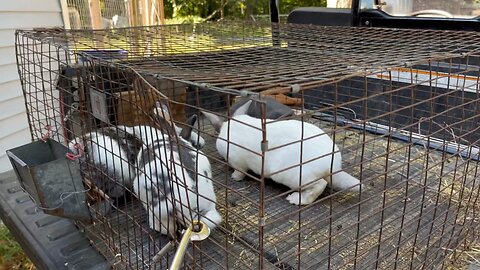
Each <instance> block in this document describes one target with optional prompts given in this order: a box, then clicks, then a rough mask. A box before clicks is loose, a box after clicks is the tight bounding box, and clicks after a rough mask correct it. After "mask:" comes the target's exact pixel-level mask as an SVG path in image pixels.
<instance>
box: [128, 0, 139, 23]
mask: <svg viewBox="0 0 480 270" xmlns="http://www.w3.org/2000/svg"><path fill="white" fill-rule="evenodd" d="M128 2H129V5H128V21H129V23H130V26H138V25H139V23H138V2H137V0H130V1H128Z"/></svg>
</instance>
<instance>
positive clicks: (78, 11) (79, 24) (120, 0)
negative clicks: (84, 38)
mask: <svg viewBox="0 0 480 270" xmlns="http://www.w3.org/2000/svg"><path fill="white" fill-rule="evenodd" d="M91 2H92V1H90V0H67V6H68V15H69V21H70V28H71V29H92V28H95V27H94V25H93V24H92V12H100V16H101V18H100V19H101V23H100V25H99V26H101V28H104V29H106V28H114V27H115V28H118V27H128V26H129V13H130V10H129V3H130V1H126V0H105V1H102V2H101V4H102V5H101V6H100V1H97V2H98V3H99V4H98V5H99V7H98V8H99V10H97V11H96V10H92V6H91Z"/></svg>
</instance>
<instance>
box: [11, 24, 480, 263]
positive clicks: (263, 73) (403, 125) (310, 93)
mask: <svg viewBox="0 0 480 270" xmlns="http://www.w3.org/2000/svg"><path fill="white" fill-rule="evenodd" d="M479 49H480V35H479V34H478V33H472V32H453V31H451V32H449V31H428V30H421V31H420V30H400V29H377V28H344V27H319V26H308V25H286V24H280V25H276V24H273V25H270V24H269V25H261V24H253V23H233V22H228V23H207V24H199V25H174V26H161V27H136V28H126V29H114V30H101V31H65V30H36V31H19V32H17V55H18V65H19V72H20V76H21V79H22V85H23V88H24V93H25V100H26V106H27V110H28V116H29V123H30V128H31V131H32V139H36V138H40V137H42V135H43V134H44V133H45V128H44V127H45V125H49V126H52V127H53V131H54V133H53V135H52V137H53V138H54V139H56V140H58V141H59V142H62V143H65V144H68V143H69V142H71V140H72V139H74V138H75V137H78V138H82V140H83V142H84V145H87V146H88V147H89V148H91V149H94V148H95V147H99V146H101V147H100V148H101V149H102V151H103V153H105V156H108V157H109V158H106V159H105V160H106V161H104V163H102V162H101V161H100V162H96V161H95V158H89V157H88V153H90V152H89V150H88V147H87V149H86V151H85V153H86V154H85V158H80V162H81V165H82V168H83V173H84V177H85V179H86V184H88V185H93V186H94V187H95V186H96V187H97V189H95V190H96V192H92V193H91V194H90V196H91V202H90V208H91V209H92V220H93V221H94V222H93V224H81V226H83V227H84V228H85V230H86V232H87V233H88V235H90V237H91V238H92V240H93V242H94V244H95V246H96V247H97V248H98V249H99V251H101V252H102V253H103V254H104V255H105V256H106V257H107V258H109V259H110V260H111V261H112V265H113V266H114V267H116V268H148V267H153V266H154V267H157V268H159V269H163V268H167V267H168V266H169V265H170V264H171V259H172V256H173V251H170V252H168V253H167V254H166V255H164V256H163V257H162V258H161V259H160V260H158V261H157V262H156V264H153V258H154V256H155V255H156V254H157V253H158V252H159V251H160V250H161V248H162V247H164V246H165V245H166V244H167V243H168V241H169V239H168V237H167V236H166V235H164V234H163V235H162V234H161V233H159V232H156V231H154V230H152V226H151V225H150V224H149V221H150V219H151V216H150V213H151V209H150V210H149V211H148V212H147V211H145V206H144V205H143V204H142V203H148V202H149V200H152V198H150V199H149V198H148V196H147V198H146V199H145V198H144V200H143V201H142V198H141V196H139V194H138V192H135V186H134V185H132V184H128V183H127V181H125V179H131V178H138V177H139V175H142V174H145V175H147V174H148V173H147V172H146V171H145V170H144V168H143V167H142V166H141V164H140V163H139V162H138V160H135V156H136V155H135V154H138V153H139V151H140V152H141V151H142V150H140V149H143V148H148V147H150V146H152V143H153V142H152V141H149V140H147V139H144V137H143V135H142V134H134V135H135V136H137V137H140V138H141V139H140V141H141V142H140V145H138V146H137V145H135V144H129V143H123V144H126V145H127V146H129V147H130V148H132V149H133V150H131V153H130V154H132V153H133V156H134V158H133V161H131V160H128V157H127V156H130V155H128V154H127V155H123V156H122V154H121V153H114V152H115V151H113V150H112V149H113V146H112V145H113V143H112V141H113V142H115V143H117V142H119V140H120V139H119V137H121V134H126V133H128V132H129V131H128V130H129V129H134V127H135V126H139V125H148V126H152V127H157V128H158V129H159V130H160V131H158V132H157V131H155V133H156V134H151V135H154V137H155V138H157V141H158V140H160V141H164V142H165V141H166V142H167V143H168V144H169V145H172V147H174V148H175V147H176V148H175V149H177V151H178V153H180V151H182V150H181V149H182V147H185V144H182V143H181V142H182V140H181V139H178V138H177V137H179V136H180V134H176V131H172V130H171V129H169V128H166V129H165V126H163V127H164V128H163V129H162V128H161V127H162V121H163V120H162V119H164V117H165V115H160V119H159V118H158V115H155V114H152V109H153V108H155V107H156V105H155V102H156V101H159V102H163V103H164V104H166V105H168V114H169V115H170V116H172V119H171V122H169V123H170V127H174V126H176V127H184V126H185V123H187V119H189V117H190V116H192V115H197V116H198V117H199V118H200V121H199V122H198V124H191V123H189V124H190V125H191V126H193V128H194V130H195V131H196V132H197V133H198V134H199V135H200V137H201V138H202V139H203V140H205V144H204V145H203V143H200V139H199V138H200V137H196V140H197V141H194V140H190V141H189V143H188V145H187V146H188V147H187V148H185V149H186V150H185V151H188V152H189V153H190V152H191V153H192V155H194V156H195V159H194V160H195V163H199V162H200V161H199V160H200V159H201V157H206V158H208V160H209V162H210V163H211V176H208V177H207V178H208V180H209V181H211V182H212V183H213V187H214V190H215V195H216V200H215V205H216V209H217V210H218V211H219V212H220V214H221V216H222V222H221V223H220V224H216V225H217V228H215V229H214V230H212V233H211V235H210V236H209V237H208V238H207V239H206V240H204V241H201V242H193V243H192V244H191V245H190V248H189V250H188V251H187V254H186V256H185V258H184V264H183V267H184V268H206V269H224V268H240V269H257V268H264V269H265V268H266V269H270V268H281V269H420V268H422V269H432V268H444V267H446V266H447V265H446V263H445V262H446V259H447V258H449V257H451V256H456V254H457V253H456V252H454V253H452V252H453V251H457V248H458V247H460V245H467V244H468V243H471V242H472V241H474V240H475V239H476V238H478V233H477V231H478V229H479V217H478V210H479V203H478V197H479V195H480V184H479V180H478V162H479V159H480V152H479V145H478V141H479V139H480V132H479V130H478V125H477V123H478V121H479V120H480V119H479V117H480V113H479V105H480V95H479V90H478V85H479V84H478V80H479V66H478V65H479V63H478V60H479V57H478V50H479ZM254 93H255V94H259V95H257V96H254V97H252V100H253V101H254V102H255V103H256V104H259V108H260V113H259V114H258V115H257V117H258V121H257V122H255V123H259V124H258V125H257V124H255V125H253V124H252V122H248V123H247V122H242V121H241V120H240V118H236V117H237V116H234V115H231V111H232V107H231V104H232V102H234V100H235V97H237V96H245V95H247V94H254ZM267 96H269V97H273V98H275V99H276V100H278V101H279V102H281V103H284V104H290V105H291V108H293V109H294V111H293V112H294V113H293V114H291V115H289V116H284V117H282V118H281V119H279V120H275V121H270V120H268V121H267V119H266V116H267V115H268V109H269V107H268V103H267V102H266V101H265V98H266V97H267ZM203 112H215V113H217V114H219V115H223V117H225V119H228V120H229V121H228V120H227V123H230V124H229V125H228V126H229V127H228V130H230V125H231V126H232V127H231V129H232V130H233V129H234V128H233V126H235V122H236V123H237V126H238V125H239V126H242V127H243V128H246V130H248V132H245V133H244V134H242V136H244V137H245V138H247V137H249V136H253V135H252V134H260V135H259V137H255V138H256V140H255V142H254V143H253V144H254V146H252V145H247V146H245V145H243V147H246V148H248V149H249V150H250V151H252V153H251V158H252V159H255V158H257V157H258V158H259V162H260V163H259V164H261V165H263V166H260V167H262V170H261V173H258V172H257V173H255V170H253V168H248V167H247V168H244V167H243V166H240V165H238V164H232V162H233V161H232V160H233V159H234V157H233V156H235V155H236V154H235V152H234V150H227V154H226V156H227V157H228V160H225V158H224V157H225V156H223V157H222V154H219V151H218V150H219V142H221V141H222V139H221V138H219V135H218V133H217V132H216V131H215V130H214V127H213V126H212V125H211V123H210V121H208V120H207V119H204V117H201V115H202V113H203ZM287 121H293V122H291V123H299V126H298V128H297V129H284V130H283V131H280V134H282V136H278V137H269V134H273V128H272V127H273V126H274V125H283V124H285V123H286V122H287ZM307 123H308V124H307ZM163 124H165V123H163ZM310 124H311V125H313V126H314V127H315V128H321V130H323V131H322V132H318V133H316V135H314V136H312V137H309V136H310V135H308V134H307V133H308V130H309V128H307V127H306V126H309V125H310ZM252 125H253V126H255V127H256V128H254V127H252ZM256 125H257V126H256ZM309 127H310V126H309ZM108 130H109V131H108ZM315 130H316V129H315ZM106 131H108V132H110V133H109V134H110V135H109V136H103V135H102V136H103V137H102V136H97V137H95V136H93V135H91V134H92V132H100V133H101V134H105V132H106ZM231 132H232V133H234V131H231ZM282 132H283V133H282ZM192 134H193V133H192ZM291 134H297V135H298V136H300V137H299V140H298V141H294V140H287V141H286V142H285V141H284V142H283V145H282V143H277V142H276V141H278V140H280V139H282V138H283V137H288V136H290V135H291ZM325 134H326V135H328V136H329V137H330V138H331V139H332V140H333V142H334V144H335V145H336V146H338V149H337V148H336V147H334V146H333V144H332V145H326V146H325V145H316V146H315V147H311V145H309V144H308V143H309V141H310V140H314V139H315V138H319V137H321V136H324V135H325ZM147 135H148V134H147ZM124 136H125V137H128V136H127V135H124ZM165 136H167V137H165ZM112 138H113V139H112ZM165 138H167V139H165ZM192 138H193V137H192ZM234 138H236V137H235V136H234V134H233V135H232V134H230V131H229V132H227V136H226V138H224V139H225V140H226V142H228V145H229V146H228V147H227V148H228V149H230V148H231V149H233V148H234V147H236V146H239V144H240V146H242V145H241V143H239V141H237V140H238V139H234ZM267 139H268V140H267ZM280 141H281V140H280ZM109 144H110V146H108V145H109ZM119 144H120V143H119ZM292 145H300V148H299V149H301V150H300V154H299V156H295V153H296V152H294V151H292V152H291V154H290V155H287V156H281V157H279V158H278V157H277V158H278V160H277V162H276V163H275V162H274V163H268V162H269V161H267V160H269V158H271V157H272V156H275V154H274V153H275V151H279V150H282V149H287V148H288V147H292ZM302 145H306V146H310V148H306V149H303V148H302ZM317 146H318V149H326V152H327V153H328V154H325V155H323V154H320V152H321V151H320V152H319V151H317V149H316V148H317ZM329 147H330V148H329ZM197 148H201V150H199V149H197ZM179 149H180V150H179ZM292 149H293V148H292ZM295 149H296V148H295ZM165 151H166V152H168V151H167V150H165ZM230 151H232V152H230ZM309 151H312V153H313V154H312V155H313V156H310V159H311V160H306V158H304V156H303V153H307V152H308V153H310V152H309ZM173 152H175V151H173ZM317 152H319V153H317ZM339 153H341V154H342V165H343V166H342V169H341V170H338V168H335V166H334V164H333V163H334V162H333V161H332V164H329V166H328V167H329V172H328V174H326V175H323V176H321V177H317V179H315V180H313V181H312V182H311V183H301V182H300V180H298V181H297V180H292V181H293V182H296V185H297V186H298V189H299V191H300V192H303V191H305V190H309V186H308V184H312V183H313V185H317V184H318V183H321V181H322V179H326V180H327V182H331V180H330V181H329V180H328V179H335V174H338V173H341V172H340V171H342V172H347V173H349V174H351V175H352V176H354V177H355V178H357V179H359V181H360V182H361V184H362V185H361V188H360V186H359V185H356V187H354V188H356V189H359V192H358V193H355V192H351V190H349V189H343V190H336V189H333V188H332V187H327V188H326V189H325V191H324V192H323V193H322V194H321V195H320V196H319V197H318V198H314V199H315V200H314V201H313V202H311V203H309V204H308V205H302V206H297V205H294V204H291V203H289V201H287V200H286V199H285V197H287V196H290V194H291V193H292V190H291V189H290V188H287V187H286V186H284V185H281V184H278V183H275V181H277V180H275V181H272V180H270V178H274V179H275V176H274V175H280V174H282V172H284V171H288V169H287V168H286V167H285V166H283V167H282V166H281V165H279V166H277V167H275V168H273V169H272V168H270V167H269V166H271V164H283V163H282V162H284V161H292V160H294V161H296V160H298V162H296V164H295V165H294V166H293V168H290V169H299V175H298V179H304V178H303V177H304V176H305V175H306V174H308V170H309V169H307V168H309V167H308V166H309V165H308V164H309V162H316V161H318V160H322V158H329V159H330V160H334V159H335V158H332V157H333V156H334V155H336V154H339ZM157 155H160V156H161V154H160V153H157ZM179 155H180V154H179ZM154 156H155V155H154ZM157 157H158V156H157ZM109 159H110V162H112V161H113V160H116V159H120V160H122V161H125V163H122V162H120V164H123V166H125V167H128V168H130V167H132V168H133V169H132V171H130V175H126V174H123V175H120V179H122V181H119V180H118V176H119V175H113V176H112V175H111V174H110V173H109V165H108V160H109ZM171 159H173V160H174V161H176V165H178V166H180V167H181V168H187V167H188V166H187V164H186V163H185V160H183V161H182V160H181V159H180V161H178V160H175V158H171ZM171 159H167V158H166V159H165V160H163V161H165V162H166V163H168V161H167V160H170V161H171ZM100 160H101V159H100ZM270 160H271V159H270ZM173 163H175V162H173ZM269 164H270V165H269ZM170 165H171V167H169V168H170V169H172V168H173V167H175V164H170ZM120 167H122V166H120ZM167 167H168V166H167ZM122 168H123V167H122ZM302 168H304V170H305V171H302V170H303V169H302ZM233 169H237V170H241V171H242V170H244V172H245V173H247V174H248V175H247V178H246V179H244V180H243V181H234V180H232V179H231V174H232V172H233ZM247 169H252V170H253V172H252V171H247ZM157 170H158V168H157ZM179 170H183V169H179ZM127 171H128V170H127ZM262 172H263V173H262ZM200 175H201V172H199V171H198V170H193V176H194V177H193V178H195V177H199V176H200ZM174 176H176V177H177V178H179V179H180V178H182V177H179V174H178V173H177V174H176V175H174ZM185 177H186V176H183V178H185ZM174 178H175V177H174ZM293 178H295V177H293ZM320 178H322V179H320ZM151 181H153V180H151ZM179 181H180V180H179ZM199 181H200V180H198V179H197V180H195V181H194V182H195V183H196V186H198V184H199V183H200V182H199ZM277 182H278V181H277ZM106 183H110V184H106ZM112 183H113V186H114V187H113V188H110V185H111V184H112ZM152 183H153V182H152ZM157 185H159V184H158V182H157ZM177 185H179V184H178V183H177ZM205 185H206V184H205ZM115 189H120V190H121V192H122V195H121V196H118V197H116V198H114V196H108V194H107V195H105V193H109V192H113V191H112V190H115ZM158 192H160V193H162V192H163V194H166V191H162V190H161V189H158ZM191 192H192V193H190V194H191V195H192V197H193V198H194V199H193V201H190V200H188V202H187V201H185V200H182V199H181V198H180V199H179V198H172V201H176V202H178V203H180V204H182V205H186V204H188V203H191V202H193V204H198V202H199V200H200V198H202V196H203V195H204V194H203V195H202V194H200V191H198V190H195V189H193V190H191ZM123 193H124V194H123ZM110 194H111V193H110ZM287 198H288V197H287ZM177 208H178V206H177ZM179 208H181V209H183V208H182V207H181V206H180V207H179ZM186 212H187V213H186V214H184V215H180V217H178V216H177V217H176V218H175V220H176V221H178V222H179V223H184V224H183V225H184V226H185V223H186V225H188V222H189V221H191V220H193V219H195V217H194V216H202V217H204V216H205V213H204V212H202V211H200V209H199V207H195V206H194V205H188V207H187V210H186ZM188 216H190V218H188ZM167 229H168V228H167ZM171 237H173V236H171ZM174 238H175V237H174ZM177 240H178V239H177ZM458 252H460V251H458Z"/></svg>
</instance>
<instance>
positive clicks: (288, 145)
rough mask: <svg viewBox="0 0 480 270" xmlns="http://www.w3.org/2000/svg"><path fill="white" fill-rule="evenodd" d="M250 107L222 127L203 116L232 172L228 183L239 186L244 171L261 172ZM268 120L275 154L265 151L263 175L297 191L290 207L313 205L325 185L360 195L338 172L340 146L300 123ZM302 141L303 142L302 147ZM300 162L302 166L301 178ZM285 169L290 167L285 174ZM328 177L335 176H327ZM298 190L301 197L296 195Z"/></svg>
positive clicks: (356, 184)
mask: <svg viewBox="0 0 480 270" xmlns="http://www.w3.org/2000/svg"><path fill="white" fill-rule="evenodd" d="M250 103H251V101H248V102H247V103H245V104H244V105H243V106H241V107H240V108H238V109H237V110H236V111H235V113H234V115H233V117H232V120H229V121H226V122H223V121H222V119H221V118H220V117H218V116H216V115H214V114H211V113H206V112H205V113H204V115H205V116H206V117H207V118H208V119H209V120H210V122H211V123H212V124H213V126H214V127H215V129H216V130H217V131H218V132H219V135H218V139H217V143H216V146H217V150H218V152H219V153H220V155H221V156H222V157H223V158H224V159H226V160H227V161H228V163H229V164H230V165H231V166H232V167H233V168H234V170H235V171H234V172H233V174H232V179H234V180H237V181H240V180H242V179H243V178H244V177H245V172H247V170H252V171H253V172H254V173H256V174H261V173H262V170H261V169H262V168H261V166H262V160H261V157H260V155H259V154H261V142H262V131H261V130H262V120H261V119H258V118H253V117H250V116H248V115H246V114H245V113H246V111H247V110H248V108H249V106H250ZM266 121H267V124H266V137H267V141H268V148H269V149H273V150H267V151H266V152H265V160H264V161H265V164H264V171H263V173H264V176H265V177H267V178H271V179H272V180H274V181H275V182H278V183H281V184H283V185H286V186H288V187H289V188H291V189H292V190H294V191H295V192H293V193H292V194H290V195H288V196H287V200H288V201H289V202H290V203H292V204H296V205H298V204H302V205H305V204H310V203H312V202H313V201H315V200H316V199H317V197H318V196H319V195H320V194H322V192H323V191H324V189H325V187H326V186H327V183H330V184H331V185H332V187H333V188H335V189H340V190H346V189H350V190H352V191H356V192H358V191H359V190H360V181H359V180H358V179H357V178H355V177H353V176H351V175H350V174H348V173H346V172H344V171H342V157H341V154H340V152H339V150H338V147H337V146H336V145H334V143H333V141H332V140H331V139H330V137H329V136H328V135H327V134H325V133H324V132H323V131H322V130H321V129H320V128H319V127H317V126H315V125H313V124H310V123H307V122H301V121H298V120H279V121H273V120H270V119H267V120H266ZM249 125H250V126H249ZM302 125H303V136H302ZM310 137H313V138H310ZM302 138H303V139H302ZM300 141H303V147H302V146H301V143H300ZM242 147H244V148H246V149H244V148H242ZM274 148H276V149H274ZM227 149H228V151H229V153H228V157H227ZM302 149H303V151H302ZM255 153H257V154H255ZM300 157H301V161H302V162H303V163H304V164H303V165H302V173H301V179H300V166H299V164H300V163H301V162H300ZM332 158H333V163H332ZM332 165H333V166H332ZM293 166H295V167H293ZM289 167H293V168H290V169H287V168H289ZM282 170H284V171H282ZM279 171H281V172H279ZM332 172H333V173H334V174H333V176H330V175H331V173H332ZM300 186H302V191H301V193H300V192H298V191H297V190H298V189H299V187H300Z"/></svg>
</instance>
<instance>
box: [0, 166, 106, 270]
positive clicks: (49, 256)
mask: <svg viewBox="0 0 480 270" xmlns="http://www.w3.org/2000/svg"><path fill="white" fill-rule="evenodd" d="M0 217H1V219H2V221H3V223H4V224H5V225H6V226H7V227H8V228H9V230H10V231H11V233H12V234H13V236H14V237H15V239H16V240H17V241H18V242H19V243H20V245H21V246H22V248H23V250H24V251H25V253H26V254H27V256H28V257H29V258H30V259H31V260H32V262H33V263H34V264H35V266H36V267H37V268H38V269H77V270H80V269H95V270H97V269H98V270H100V269H109V268H110V267H109V266H108V264H107V262H106V261H105V259H104V258H103V257H102V256H101V255H99V254H98V252H97V251H96V250H95V249H94V248H93V247H92V246H91V245H90V241H89V240H88V239H87V238H86V237H85V236H84V234H83V233H82V232H81V231H79V229H78V227H77V226H75V224H74V223H73V222H72V221H71V220H69V219H65V218H60V217H55V216H51V215H47V214H44V213H43V212H42V211H41V210H38V209H37V208H36V207H35V205H34V203H33V202H32V200H30V198H29V197H28V195H27V194H26V193H25V192H23V191H22V189H21V188H20V185H19V183H18V181H17V179H16V177H15V174H14V173H13V172H12V171H10V172H6V173H1V174H0Z"/></svg>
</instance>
